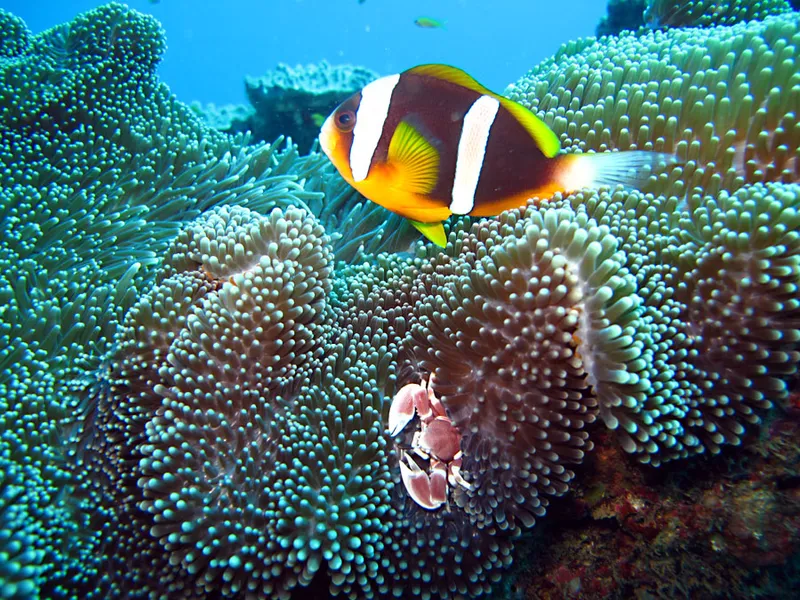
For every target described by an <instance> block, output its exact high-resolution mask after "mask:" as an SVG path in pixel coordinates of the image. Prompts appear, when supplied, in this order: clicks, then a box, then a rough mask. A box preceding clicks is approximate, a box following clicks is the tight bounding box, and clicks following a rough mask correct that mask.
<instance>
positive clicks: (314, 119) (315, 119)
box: [311, 112, 325, 127]
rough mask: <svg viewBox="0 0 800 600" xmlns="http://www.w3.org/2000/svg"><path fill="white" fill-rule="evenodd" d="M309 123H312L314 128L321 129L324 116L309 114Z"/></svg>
mask: <svg viewBox="0 0 800 600" xmlns="http://www.w3.org/2000/svg"><path fill="white" fill-rule="evenodd" d="M311 122H312V123H314V125H315V126H316V127H322V124H323V123H324V122H325V115H323V114H322V113H318V112H314V113H311Z"/></svg>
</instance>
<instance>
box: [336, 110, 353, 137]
mask: <svg viewBox="0 0 800 600" xmlns="http://www.w3.org/2000/svg"><path fill="white" fill-rule="evenodd" d="M355 124H356V113H354V112H353V111H352V110H343V111H342V112H340V113H338V114H337V115H336V127H337V128H338V129H339V131H343V132H345V133H347V132H348V131H352V130H353V127H355Z"/></svg>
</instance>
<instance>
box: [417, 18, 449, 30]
mask: <svg viewBox="0 0 800 600" xmlns="http://www.w3.org/2000/svg"><path fill="white" fill-rule="evenodd" d="M414 25H416V26H417V27H422V28H423V29H445V26H444V21H440V20H438V19H432V18H431V17H419V18H418V19H415V20H414Z"/></svg>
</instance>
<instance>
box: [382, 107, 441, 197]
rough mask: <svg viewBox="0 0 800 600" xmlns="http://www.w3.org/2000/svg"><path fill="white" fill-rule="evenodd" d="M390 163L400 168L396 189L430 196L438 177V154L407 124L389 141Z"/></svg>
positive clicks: (397, 129)
mask: <svg viewBox="0 0 800 600" xmlns="http://www.w3.org/2000/svg"><path fill="white" fill-rule="evenodd" d="M388 158H389V164H391V165H392V166H393V167H394V168H395V169H397V175H396V179H395V182H396V183H395V187H397V188H400V189H403V190H405V191H408V192H411V193H413V194H428V193H430V192H431V190H433V188H435V187H436V182H437V180H438V178H439V152H438V151H437V150H436V148H434V147H433V146H432V145H431V143H430V142H429V141H428V140H426V139H425V136H423V135H422V134H421V133H420V132H419V131H417V130H416V129H415V128H414V127H413V126H412V125H409V124H408V123H406V122H405V121H401V122H400V123H399V124H398V125H397V128H396V129H395V130H394V134H393V135H392V140H391V141H390V142H389V155H388Z"/></svg>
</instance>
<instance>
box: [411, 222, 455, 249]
mask: <svg viewBox="0 0 800 600" xmlns="http://www.w3.org/2000/svg"><path fill="white" fill-rule="evenodd" d="M408 221H409V223H411V224H412V225H413V226H414V227H416V228H417V230H418V231H419V232H420V233H421V234H422V235H424V236H425V237H426V238H428V239H429V240H430V241H432V242H433V243H434V244H436V245H437V246H439V247H440V248H444V247H445V246H446V245H447V236H446V235H445V234H444V225H442V222H441V221H437V222H435V223H420V222H419V221H413V220H411V219H409V220H408Z"/></svg>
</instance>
